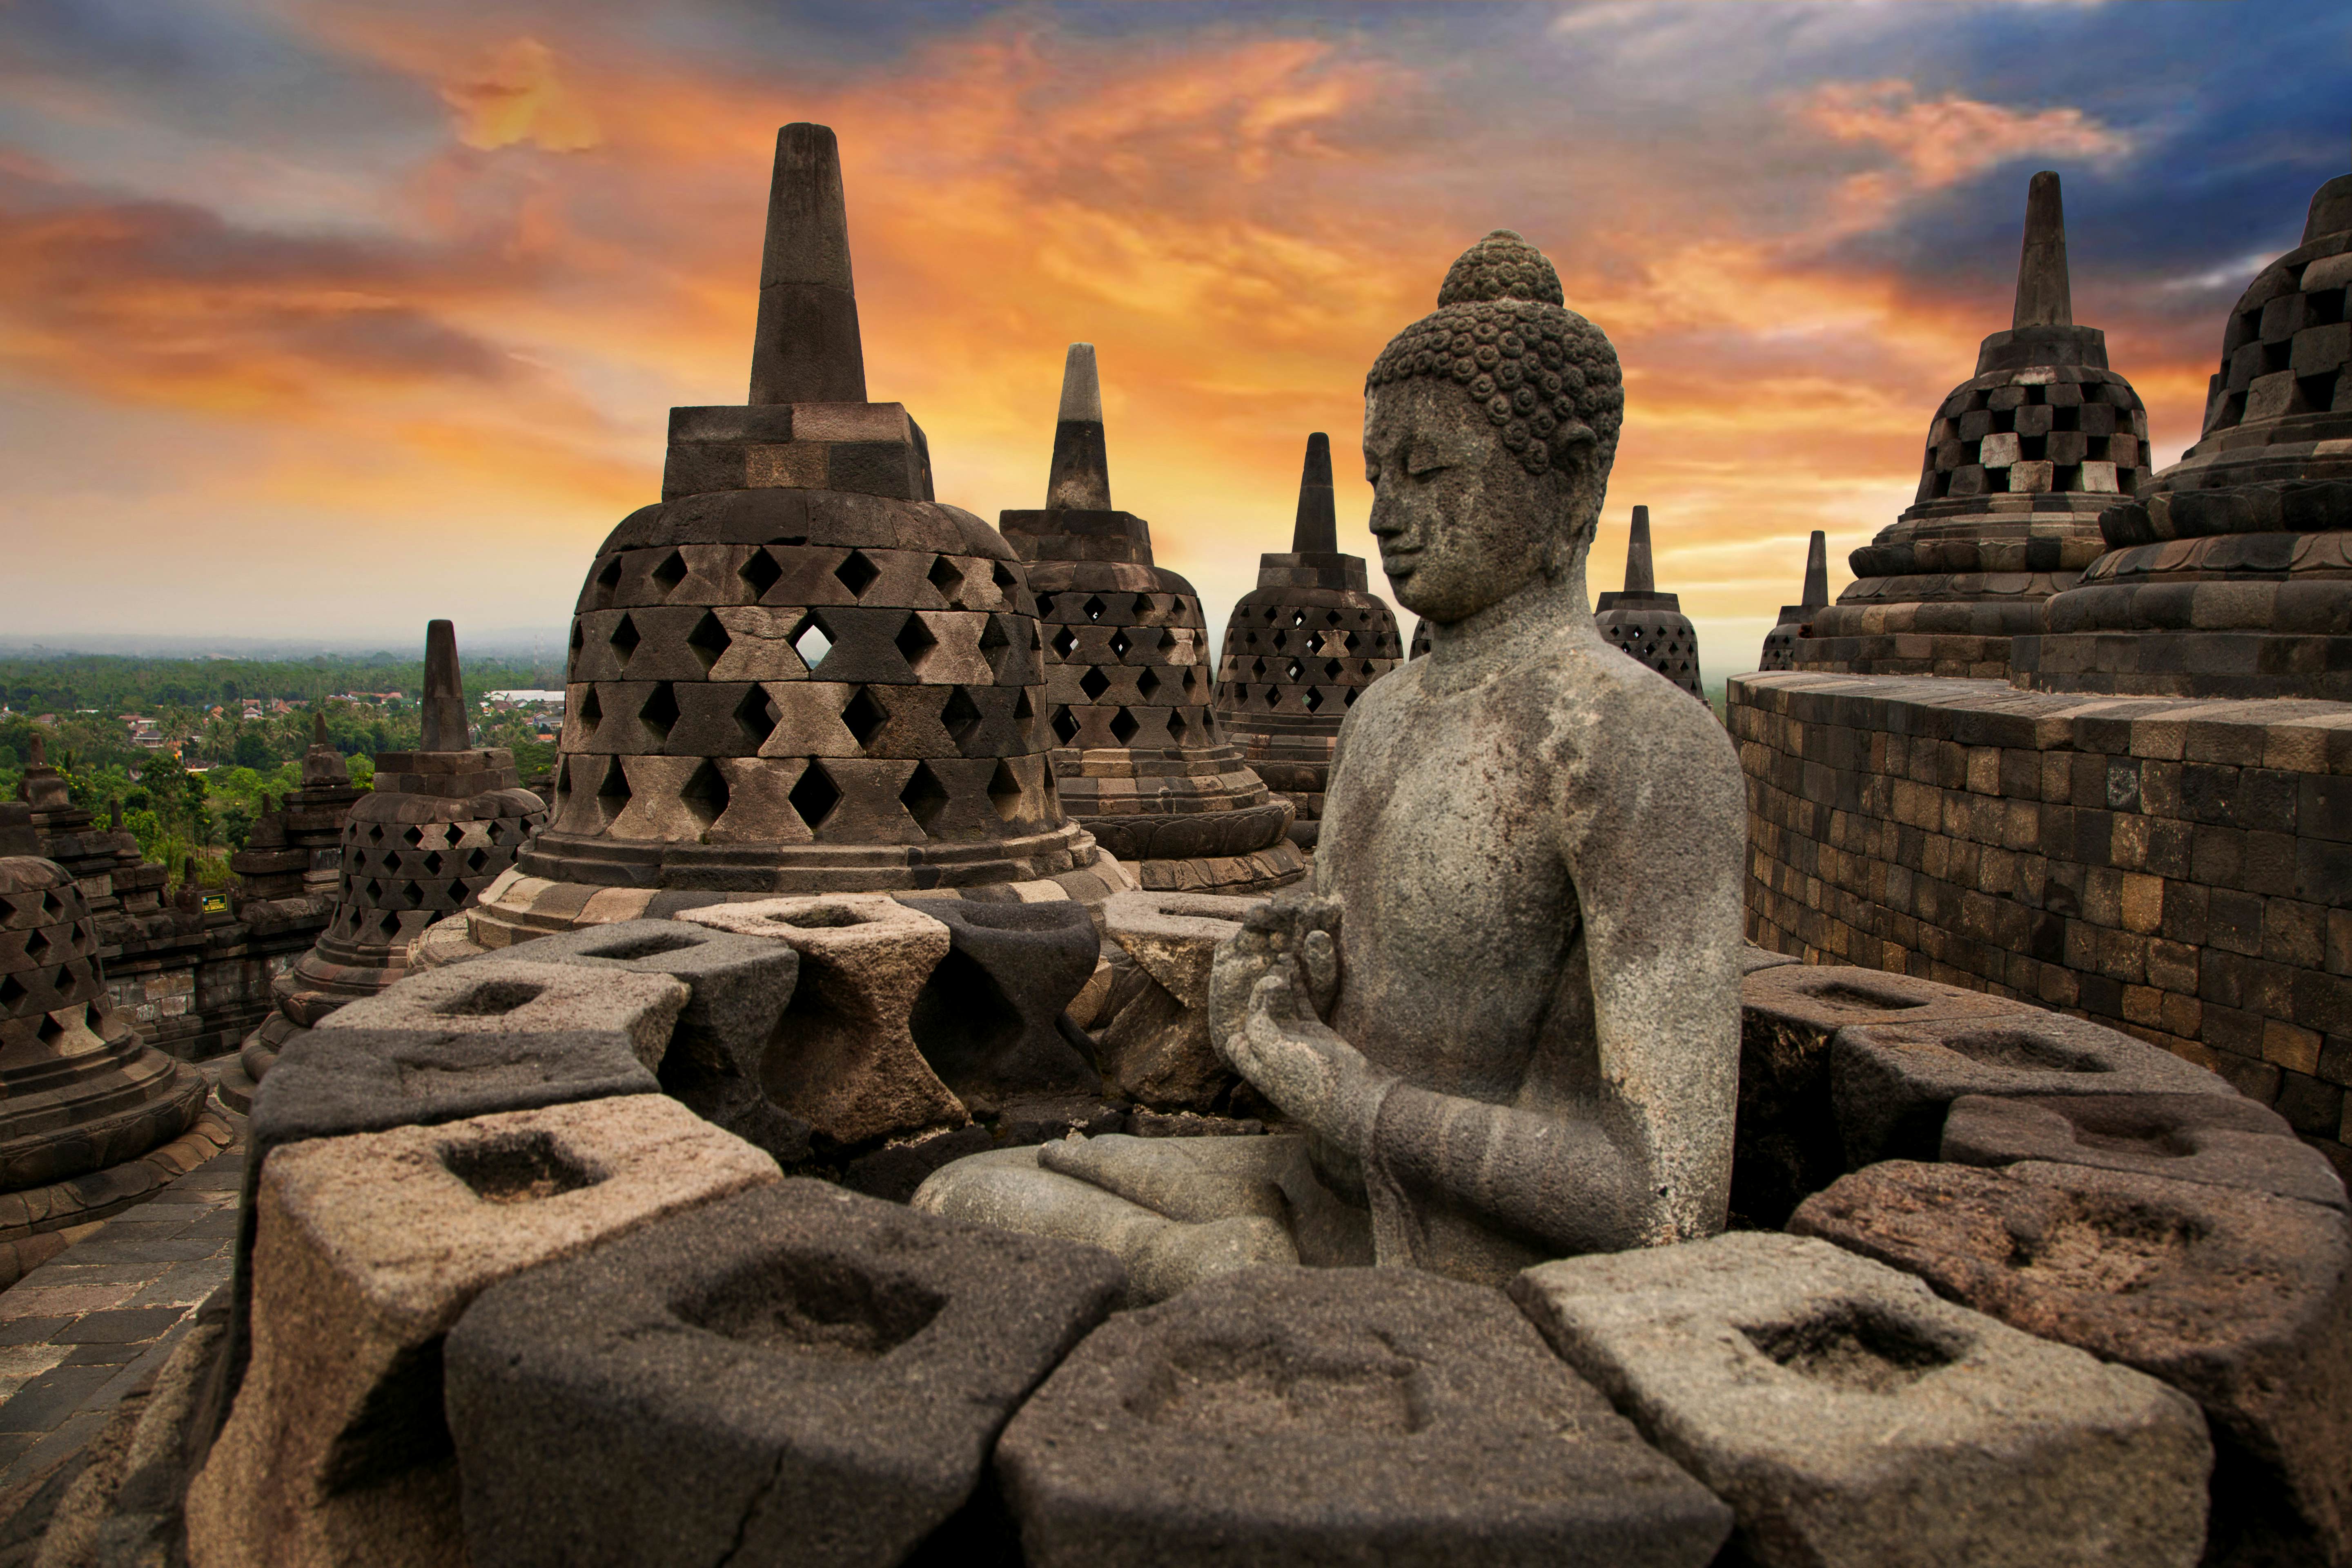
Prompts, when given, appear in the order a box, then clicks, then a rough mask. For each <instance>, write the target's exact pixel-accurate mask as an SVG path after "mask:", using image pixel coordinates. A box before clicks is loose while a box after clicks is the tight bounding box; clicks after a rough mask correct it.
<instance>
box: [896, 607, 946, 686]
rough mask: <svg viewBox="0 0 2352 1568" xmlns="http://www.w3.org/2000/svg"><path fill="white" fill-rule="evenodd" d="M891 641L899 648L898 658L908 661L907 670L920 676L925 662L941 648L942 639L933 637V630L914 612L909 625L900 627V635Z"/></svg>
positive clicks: (909, 615)
mask: <svg viewBox="0 0 2352 1568" xmlns="http://www.w3.org/2000/svg"><path fill="white" fill-rule="evenodd" d="M890 640H891V643H892V644H893V646H895V647H897V648H898V657H899V658H903V659H905V660H906V661H907V668H909V669H911V670H913V671H914V672H915V673H916V674H917V675H918V676H919V675H921V674H922V673H923V660H924V659H925V658H927V657H929V654H930V651H931V650H932V649H933V648H935V647H939V646H940V639H939V638H937V637H933V636H932V635H931V628H930V627H929V626H925V625H924V624H923V617H922V616H919V615H916V614H914V613H913V612H912V611H909V612H908V616H907V624H906V625H904V626H900V627H899V628H898V636H897V637H893V638H891V639H890Z"/></svg>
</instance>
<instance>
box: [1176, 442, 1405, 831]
mask: <svg viewBox="0 0 2352 1568" xmlns="http://www.w3.org/2000/svg"><path fill="white" fill-rule="evenodd" d="M1403 657H1404V648H1403V646H1402V643H1401V642H1400V641H1399V640H1398V637H1397V623H1396V614H1395V612H1394V611H1392V610H1391V609H1390V608H1389V606H1388V601H1386V600H1385V599H1382V598H1381V596H1380V595H1378V594H1375V593H1373V592H1371V590H1370V588H1369V587H1368V586H1367V585H1366V577H1365V574H1364V558H1363V557H1362V556H1360V555H1345V554H1342V553H1340V551H1339V512H1338V510H1337V507H1336V504H1335V500H1334V497H1333V493H1332V488H1331V438H1330V437H1328V436H1326V435H1324V434H1323V433H1322V432H1320V431H1318V432H1317V433H1316V434H1314V435H1312V436H1309V437H1307V462H1306V467H1305V469H1304V471H1303V472H1302V473H1301V474H1300V476H1299V480H1298V519H1297V523H1296V525H1295V527H1294V529H1293V531H1292V536H1291V544H1290V550H1289V552H1287V553H1286V554H1278V555H1276V554H1269V555H1261V556H1259V557H1258V571H1257V586H1256V587H1255V588H1253V589H1251V590H1250V591H1249V592H1248V593H1246V594H1244V595H1242V597H1241V602H1240V603H1239V604H1236V605H1234V613H1233V616H1232V617H1231V618H1230V619H1228V620H1227V621H1226V623H1225V649H1224V657H1223V659H1222V660H1221V661H1220V663H1219V665H1218V669H1217V716H1218V718H1219V719H1220V720H1221V721H1223V724H1224V727H1225V732H1226V733H1227V734H1229V735H1231V736H1232V737H1233V738H1234V740H1236V741H1238V742H1241V747H1242V755H1243V756H1244V757H1245V758H1247V759H1248V760H1249V764H1250V766H1251V767H1253V768H1255V770H1256V771H1257V774H1258V776H1259V777H1260V778H1263V779H1264V780H1265V782H1266V784H1267V785H1268V786H1269V787H1271V788H1272V789H1273V790H1274V791H1275V792H1276V794H1278V795H1283V796H1285V797H1286V798H1287V799H1288V800H1289V801H1290V803H1291V805H1294V806H1296V807H1297V811H1298V820H1297V821H1296V822H1294V823H1293V824H1291V826H1290V837H1291V838H1292V840H1293V841H1294V842H1296V843H1297V844H1298V845H1300V846H1301V847H1305V848H1308V849H1312V848H1313V847H1315V839H1316V835H1317V834H1318V831H1319V830H1320V828H1321V825H1322V817H1323V791H1324V786H1325V785H1326V784H1328V782H1329V780H1330V776H1331V752H1332V748H1333V747H1334V746H1335V745H1337V744H1338V742H1339V724H1340V721H1342V720H1344V719H1346V718H1347V716H1348V710H1349V709H1350V708H1352V707H1354V706H1355V703H1356V699H1357V698H1358V697H1359V696H1360V695H1362V693H1363V689H1364V688H1365V687H1367V686H1370V684H1371V683H1372V682H1373V681H1375V680H1378V679H1380V678H1381V676H1383V675H1386V674H1387V673H1388V672H1389V671H1390V670H1391V669H1394V668H1396V667H1397V665H1398V664H1399V663H1400V662H1402V659H1403Z"/></svg>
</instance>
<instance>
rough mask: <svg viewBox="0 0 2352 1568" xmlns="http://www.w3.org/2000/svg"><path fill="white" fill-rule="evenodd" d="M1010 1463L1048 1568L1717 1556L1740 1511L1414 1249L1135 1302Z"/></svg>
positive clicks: (1000, 1462) (1396, 1567)
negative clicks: (1375, 1261)
mask: <svg viewBox="0 0 2352 1568" xmlns="http://www.w3.org/2000/svg"><path fill="white" fill-rule="evenodd" d="M997 1468H998V1470H999V1472H1000V1474H1001V1475H1002V1476H1003V1484H1004V1490H1005V1495H1006V1497H1007V1498H1008V1500H1009V1501H1010V1503H1011V1505H1012V1509H1013V1513H1014V1514H1015V1516H1016V1517H1017V1518H1018V1519H1019V1521H1020V1524H1021V1542H1022V1548H1023V1551H1024V1555H1025V1559H1026V1561H1027V1562H1029V1563H1033V1564H1035V1565H1036V1568H1112V1565H1118V1564H1130V1563H1131V1564H1136V1565H1138V1568H1142V1565H1144V1564H1151V1565H1154V1568H1158V1565H1161V1564H1192V1563H1217V1564H1249V1565H1260V1564H1262V1565H1265V1568H1273V1565H1275V1564H1288V1563H1329V1564H1341V1563H1382V1564H1387V1565H1391V1568H1411V1565H1417V1564H1430V1565H1433V1568H1434V1565H1437V1564H1454V1563H1525V1564H1530V1565H1532V1564H1537V1563H1622V1564H1628V1565H1633V1564H1640V1565H1644V1568H1647V1565H1652V1564H1656V1565H1660V1568H1664V1565H1665V1564H1690V1565H1692V1568H1697V1565H1698V1564H1702V1563H1708V1562H1710V1561H1712V1560H1714V1558H1715V1554H1716V1551H1717V1548H1718V1547H1719V1546H1720V1545H1721V1544H1722V1542H1723V1539H1724V1536H1725V1534H1726V1533H1727V1531H1728V1528H1729V1525H1730V1519H1729V1514H1728V1510H1726V1509H1725V1508H1724V1506H1723V1504H1722V1503H1720V1502H1718V1501H1717V1500H1716V1499H1715V1498H1713V1497H1710V1496H1709V1495H1708V1494H1707V1492H1706V1489H1705V1488H1703V1487H1701V1486H1699V1485H1698V1484H1697V1483H1696V1482H1695V1481H1693V1480H1692V1479H1691V1478H1690V1477H1689V1476H1687V1475H1685V1473H1684V1472H1683V1471H1682V1470H1681V1469H1679V1468H1676V1467H1675V1465H1674V1464H1673V1463H1672V1462H1671V1461H1670V1460H1668V1459H1667V1458H1664V1456H1662V1455H1660V1454H1659V1453H1658V1452H1656V1451H1655V1450H1654V1448H1652V1447H1649V1446H1648V1445H1647V1444H1645V1443H1643V1441H1642V1440H1641V1438H1640V1436H1638V1435H1637V1434H1636V1433H1635V1432H1634V1431H1633V1427H1632V1426H1630V1425H1629V1424H1628V1423H1627V1422H1626V1421H1625V1420H1624V1419H1623V1418H1622V1417H1621V1416H1619V1415H1616V1414H1615V1413H1613V1412H1612V1410H1611V1409H1610V1408H1609V1405H1608V1403H1607V1401H1605V1400H1604V1399H1602V1398H1601V1395H1600V1394H1599V1393H1598V1392H1596V1391H1595V1390H1594V1389H1593V1387H1592V1386H1591V1384H1588V1383H1586V1382H1585V1381H1584V1380H1583V1379H1581V1378H1580V1377H1578V1376H1577V1375H1576V1374H1575V1373H1572V1372H1570V1370H1569V1369H1568V1368H1566V1367H1564V1366H1562V1365H1561V1364H1560V1363H1559V1361H1558V1360H1557V1359H1555V1358H1554V1357H1553V1356H1552V1355H1551V1354H1550V1353H1549V1352H1548V1351H1547V1350H1546V1349H1545V1347H1544V1344H1543V1342H1542V1341H1541V1340H1540V1339H1538V1337H1537V1336H1536V1334H1535V1333H1534V1331H1532V1330H1530V1329H1529V1328H1528V1324H1527V1323H1526V1321H1524V1320H1523V1319H1521V1318H1520V1316H1519V1315H1518V1314H1517V1312H1515V1311H1513V1310H1511V1307H1510V1304H1509V1303H1508V1302H1507V1301H1506V1300H1504V1299H1503V1297H1502V1296H1501V1294H1500V1293H1498V1292H1496V1291H1494V1290H1489V1289H1482V1288H1480V1287H1477V1286H1472V1285H1465V1284H1462V1283H1459V1282H1457V1281H1454V1280H1449V1279H1439V1278H1437V1277H1435V1276H1433V1275H1430V1274H1424V1273H1421V1272H1418V1271H1416V1270H1413V1269H1407V1268H1313V1269H1309V1268H1252V1269H1248V1270H1245V1271H1243V1272H1240V1273H1233V1274H1224V1275H1221V1276H1219V1277H1217V1278H1216V1279H1212V1280H1210V1281H1208V1282H1207V1283H1205V1284H1202V1285H1199V1286H1196V1287H1194V1288H1193V1289H1191V1290H1188V1291H1186V1292H1185V1293H1184V1294H1182V1295H1181V1296H1178V1297H1176V1298H1175V1299H1174V1300H1170V1301H1166V1302H1163V1303H1161V1304H1160V1305H1159V1306H1156V1307H1150V1308H1145V1309H1142V1310H1135V1311H1129V1312H1122V1313H1120V1314H1119V1315H1118V1317H1116V1318H1113V1319H1112V1320H1111V1321H1109V1322H1108V1323H1107V1324H1105V1325H1104V1326H1103V1327H1102V1328H1100V1329H1097V1330H1096V1331H1095V1332H1094V1334H1093V1335H1092V1336H1091V1337H1090V1338H1088V1339H1087V1342H1086V1343H1084V1344H1083V1345H1080V1346H1079V1347H1078V1349H1077V1351H1076V1352H1075V1353H1074V1354H1072V1355H1071V1356H1070V1358H1069V1359H1068V1360H1066V1361H1065V1362H1064V1363H1062V1366H1061V1368H1060V1370H1059V1371H1057V1372H1055V1373H1054V1375H1053V1376H1052V1377H1051V1378H1049V1379H1047V1380H1046V1383H1045V1386H1044V1387H1043V1388H1041V1389H1039V1390H1038V1392H1037V1394H1036V1395H1035V1396H1034V1398H1032V1399H1031V1400H1030V1401H1029V1403H1028V1404H1027V1405H1024V1407H1023V1408H1022V1411H1021V1414H1020V1415H1016V1416H1015V1417H1013V1424H1012V1425H1011V1426H1009V1427H1007V1428H1006V1430H1005V1434H1004V1438H1003V1442H1002V1443H1000V1444H999V1445H998V1447H997Z"/></svg>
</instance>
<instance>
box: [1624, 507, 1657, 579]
mask: <svg viewBox="0 0 2352 1568" xmlns="http://www.w3.org/2000/svg"><path fill="white" fill-rule="evenodd" d="M1657 591H1658V574H1657V571H1656V569H1655V568H1654V567H1653V566H1652V565H1651V563H1650V509H1649V508H1648V507H1645V506H1637V507H1635V508H1634V509H1633V531H1632V533H1630V534H1629V535H1627V537H1626V540H1625V592H1627V593H1628V594H1654V593H1656V592H1657Z"/></svg>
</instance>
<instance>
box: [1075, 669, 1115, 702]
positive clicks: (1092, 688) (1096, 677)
mask: <svg viewBox="0 0 2352 1568" xmlns="http://www.w3.org/2000/svg"><path fill="white" fill-rule="evenodd" d="M1078 689H1079V690H1081V691H1083V692H1085V693H1086V694H1087V701H1089V702H1099V701H1101V700H1102V694H1103V693H1104V692H1106V691H1108V690H1109V689H1110V677H1109V676H1108V675H1105V674H1104V673H1103V672H1102V671H1101V670H1099V669H1097V668H1094V667H1092V666H1091V665H1090V666H1088V667H1087V672H1086V673H1085V674H1084V675H1082V676H1080V677H1078Z"/></svg>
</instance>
